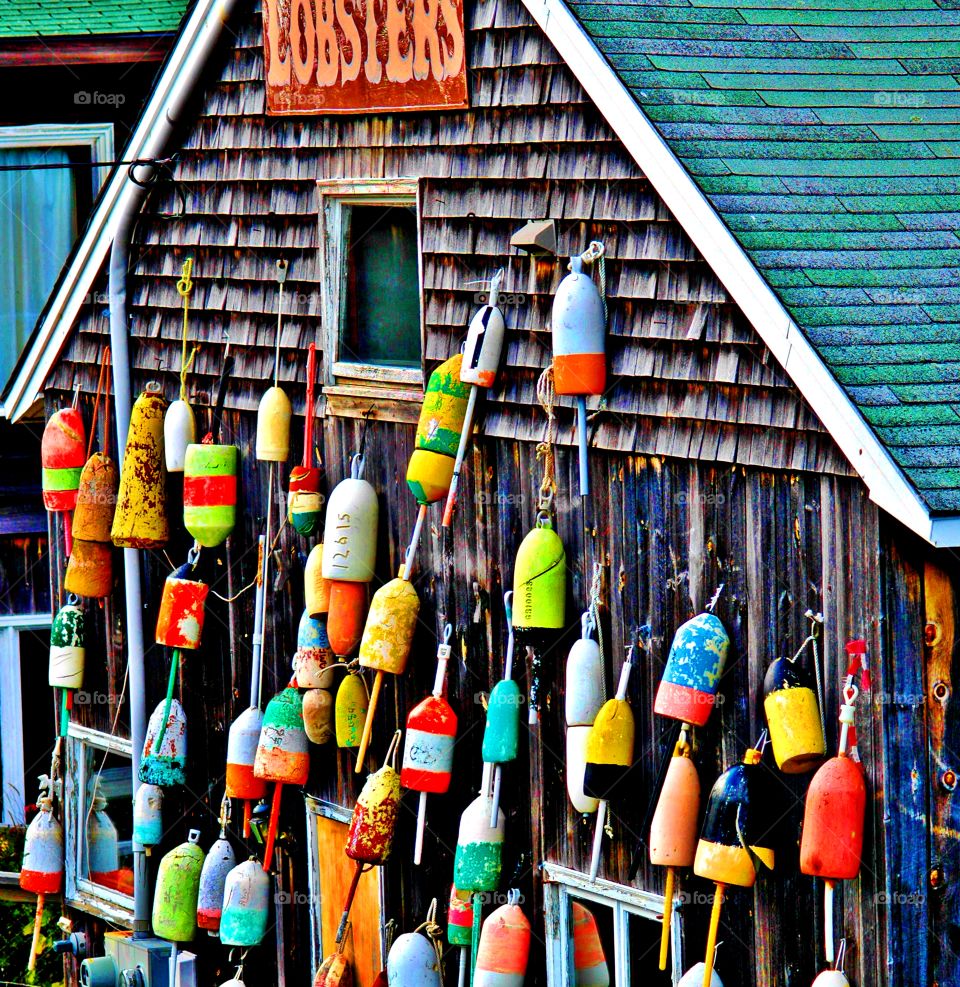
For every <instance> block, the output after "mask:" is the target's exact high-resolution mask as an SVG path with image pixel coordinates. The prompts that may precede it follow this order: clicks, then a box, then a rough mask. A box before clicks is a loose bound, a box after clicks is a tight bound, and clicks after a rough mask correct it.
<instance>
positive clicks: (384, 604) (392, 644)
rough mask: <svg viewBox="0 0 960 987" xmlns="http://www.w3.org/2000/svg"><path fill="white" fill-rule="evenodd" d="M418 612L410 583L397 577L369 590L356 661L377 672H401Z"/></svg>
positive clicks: (408, 653) (404, 664)
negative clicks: (368, 608)
mask: <svg viewBox="0 0 960 987" xmlns="http://www.w3.org/2000/svg"><path fill="white" fill-rule="evenodd" d="M419 613H420V597H419V596H417V591H416V590H415V589H414V588H413V585H412V584H411V583H409V582H407V580H406V579H401V578H399V577H397V578H395V579H391V580H390V582H388V583H384V585H383V586H381V587H380V589H378V590H377V591H376V593H374V594H373V600H371V602H370V611H369V613H368V614H367V622H366V624H365V625H364V628H363V637H362V638H361V640H360V664H361V665H362V666H363V667H364V668H372V669H374V670H376V671H378V672H391V673H392V674H393V675H402V674H403V672H404V669H405V668H406V667H407V659H408V658H409V657H410V648H411V646H412V645H413V633H414V631H415V630H416V626H417V615H418V614H419Z"/></svg>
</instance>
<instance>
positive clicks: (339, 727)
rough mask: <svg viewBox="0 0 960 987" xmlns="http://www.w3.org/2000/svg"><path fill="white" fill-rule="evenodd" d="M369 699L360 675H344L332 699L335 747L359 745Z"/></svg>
mask: <svg viewBox="0 0 960 987" xmlns="http://www.w3.org/2000/svg"><path fill="white" fill-rule="evenodd" d="M369 704H370V700H369V698H368V697H367V687H366V684H365V683H364V681H363V676H362V675H354V674H352V673H351V674H349V675H344V677H343V681H342V682H341V683H340V688H339V689H337V698H336V700H335V701H334V711H333V722H334V727H335V729H336V733H337V747H359V746H360V738H361V736H362V735H363V721H364V720H365V719H366V718H367V708H368V706H369Z"/></svg>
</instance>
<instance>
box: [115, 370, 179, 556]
mask: <svg viewBox="0 0 960 987" xmlns="http://www.w3.org/2000/svg"><path fill="white" fill-rule="evenodd" d="M166 407H167V402H166V401H165V400H164V398H163V395H162V394H161V393H160V385H159V384H156V383H153V382H151V383H150V384H148V385H147V388H146V390H145V391H144V392H143V393H142V394H141V395H140V397H138V398H137V400H136V401H135V402H134V405H133V410H132V411H131V413H130V426H129V429H128V431H127V446H126V450H125V451H124V455H123V466H122V467H121V469H120V489H119V492H118V494H117V509H116V512H115V513H114V515H113V526H112V528H111V529H110V537H111V539H112V540H113V543H114V545H117V546H118V547H120V548H162V547H163V546H164V545H166V543H167V542H168V541H169V539H170V523H169V521H168V520H167V484H166V475H165V470H164V464H163V413H164V411H165V410H166Z"/></svg>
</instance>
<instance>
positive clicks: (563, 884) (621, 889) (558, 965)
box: [543, 862, 683, 987]
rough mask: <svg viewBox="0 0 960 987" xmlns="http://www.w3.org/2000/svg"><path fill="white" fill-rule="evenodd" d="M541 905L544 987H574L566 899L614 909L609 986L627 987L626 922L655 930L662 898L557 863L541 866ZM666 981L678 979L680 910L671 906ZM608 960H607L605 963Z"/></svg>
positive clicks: (631, 978) (680, 969)
mask: <svg viewBox="0 0 960 987" xmlns="http://www.w3.org/2000/svg"><path fill="white" fill-rule="evenodd" d="M543 882H544V883H543V907H544V917H545V923H544V924H545V928H546V936H547V984H548V987H573V985H574V984H575V983H576V979H575V977H574V969H573V929H572V928H571V927H570V921H569V916H570V901H571V899H573V900H576V901H582V902H584V903H586V904H588V905H589V904H590V903H593V904H597V905H603V906H605V907H607V908H611V909H613V935H614V949H615V955H614V956H613V958H612V960H613V966H614V969H615V977H614V979H612V980H611V983H612V984H613V985H614V987H631V985H632V984H633V983H634V978H633V977H632V975H631V970H630V950H629V943H630V940H629V936H630V919H631V917H633V918H642V919H646V920H647V921H650V922H652V923H655V924H656V926H657V927H658V928H659V926H660V922H661V916H662V915H663V907H664V900H665V899H664V897H663V895H659V894H652V893H651V892H649V891H640V890H638V889H637V888H628V887H626V886H624V885H622V884H614V883H613V882H612V881H605V880H603V879H597V880H596V881H591V880H590V878H589V877H588V876H587V875H586V874H582V873H581V872H580V871H575V870H571V869H570V868H568V867H563V866H561V865H560V864H552V863H546V862H545V863H544V865H543ZM670 940H671V942H670V946H671V957H672V961H673V963H672V966H671V970H670V972H671V978H672V981H673V983H674V984H677V983H678V982H679V980H680V977H681V976H682V975H683V969H682V965H681V957H682V954H683V941H682V940H683V930H682V927H681V921H680V909H679V908H675V909H674V911H673V919H672V922H671V929H670ZM610 959H611V958H610V957H607V960H608V962H609V961H610Z"/></svg>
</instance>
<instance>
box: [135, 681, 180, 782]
mask: <svg viewBox="0 0 960 987" xmlns="http://www.w3.org/2000/svg"><path fill="white" fill-rule="evenodd" d="M165 708H166V700H161V702H159V703H158V704H157V706H156V708H155V709H154V711H153V713H151V714H150V719H149V721H148V722H147V736H146V739H145V740H144V742H143V756H142V757H141V759H140V780H141V781H142V782H145V783H146V784H148V785H160V786H161V787H169V786H171V785H182V784H183V783H184V782H185V781H186V767H187V716H186V713H184V711H183V707H182V706H181V705H180V701H179V700H178V699H174V700H173V702H171V704H170V713H169V715H168V716H167V728H166V730H165V731H164V734H163V742H162V743H161V745H160V749H159V750H154V744H155V743H156V740H157V736H158V735H159V733H160V727H161V726H162V724H163V714H164V710H165Z"/></svg>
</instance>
